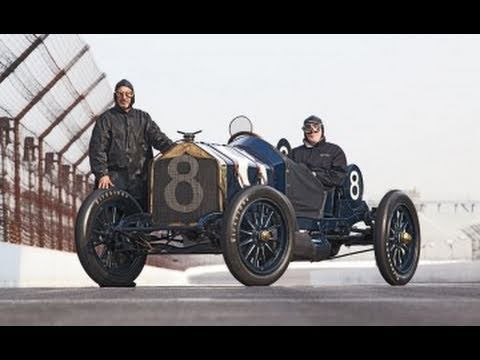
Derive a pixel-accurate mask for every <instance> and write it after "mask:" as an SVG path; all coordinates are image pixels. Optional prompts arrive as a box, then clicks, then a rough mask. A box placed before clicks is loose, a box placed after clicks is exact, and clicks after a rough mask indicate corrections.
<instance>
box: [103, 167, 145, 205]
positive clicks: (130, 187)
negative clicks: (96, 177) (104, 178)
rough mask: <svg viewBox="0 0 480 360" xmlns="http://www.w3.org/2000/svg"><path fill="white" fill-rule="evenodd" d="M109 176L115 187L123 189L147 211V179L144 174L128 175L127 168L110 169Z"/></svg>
mask: <svg viewBox="0 0 480 360" xmlns="http://www.w3.org/2000/svg"><path fill="white" fill-rule="evenodd" d="M110 178H111V179H112V182H113V184H114V185H115V187H116V188H117V189H120V190H125V191H126V192H128V193H129V194H130V195H132V196H133V197H134V198H135V200H137V201H138V203H139V204H140V206H141V207H142V209H143V211H145V212H147V197H148V181H147V177H146V175H143V174H142V175H130V174H129V173H128V170H115V171H110Z"/></svg>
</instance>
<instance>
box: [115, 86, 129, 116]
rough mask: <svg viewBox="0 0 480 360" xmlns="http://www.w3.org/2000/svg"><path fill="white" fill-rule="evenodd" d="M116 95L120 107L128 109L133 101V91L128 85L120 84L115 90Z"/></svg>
mask: <svg viewBox="0 0 480 360" xmlns="http://www.w3.org/2000/svg"><path fill="white" fill-rule="evenodd" d="M115 96H116V97H117V103H118V106H120V108H122V109H123V110H128V109H129V108H130V104H131V102H132V97H133V91H132V89H130V88H129V87H127V86H120V87H119V88H118V89H117V91H115Z"/></svg>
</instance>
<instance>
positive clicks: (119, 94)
mask: <svg viewBox="0 0 480 360" xmlns="http://www.w3.org/2000/svg"><path fill="white" fill-rule="evenodd" d="M115 94H116V95H117V96H118V97H122V96H126V97H127V98H129V99H131V98H133V95H135V94H134V93H133V91H125V92H121V91H115Z"/></svg>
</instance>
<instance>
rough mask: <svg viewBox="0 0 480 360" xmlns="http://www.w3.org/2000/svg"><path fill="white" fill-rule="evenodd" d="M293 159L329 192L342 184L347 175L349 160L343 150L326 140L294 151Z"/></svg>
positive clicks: (305, 145) (302, 146)
mask: <svg viewBox="0 0 480 360" xmlns="http://www.w3.org/2000/svg"><path fill="white" fill-rule="evenodd" d="M292 159H293V160H294V161H296V162H298V163H302V164H305V165H306V166H307V167H308V168H309V169H310V170H311V171H312V172H314V173H315V175H316V176H317V178H318V179H319V180H320V181H321V182H322V184H323V185H324V186H325V188H326V189H327V190H329V189H332V188H333V187H335V186H338V185H340V184H341V183H342V181H343V179H344V178H345V176H346V173H347V159H346V157H345V153H344V152H343V150H342V148H341V147H340V146H338V145H335V144H332V143H328V142H326V141H325V138H323V139H322V140H320V142H318V143H317V144H315V145H314V146H311V145H309V144H308V143H306V144H304V145H301V146H299V147H296V148H295V149H293V150H292Z"/></svg>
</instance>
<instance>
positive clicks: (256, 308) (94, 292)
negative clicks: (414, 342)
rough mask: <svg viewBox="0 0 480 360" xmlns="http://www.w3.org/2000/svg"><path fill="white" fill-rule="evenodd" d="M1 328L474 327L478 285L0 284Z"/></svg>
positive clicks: (478, 314) (479, 316)
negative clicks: (68, 285) (214, 326)
mask: <svg viewBox="0 0 480 360" xmlns="http://www.w3.org/2000/svg"><path fill="white" fill-rule="evenodd" d="M0 325H221V326H229V325H480V284H479V283H461V284H460V283H448V284H445V283H443V284H428V283H421V284H418V283H411V284H408V285H407V286H404V287H391V286H389V285H387V284H370V285H367V284H363V285H351V284H349V285H324V286H283V285H273V286H270V287H244V286H241V285H228V286H222V285H217V286H204V285H192V286H168V287H137V288H121V289H120V288H95V287H90V288H0Z"/></svg>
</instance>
